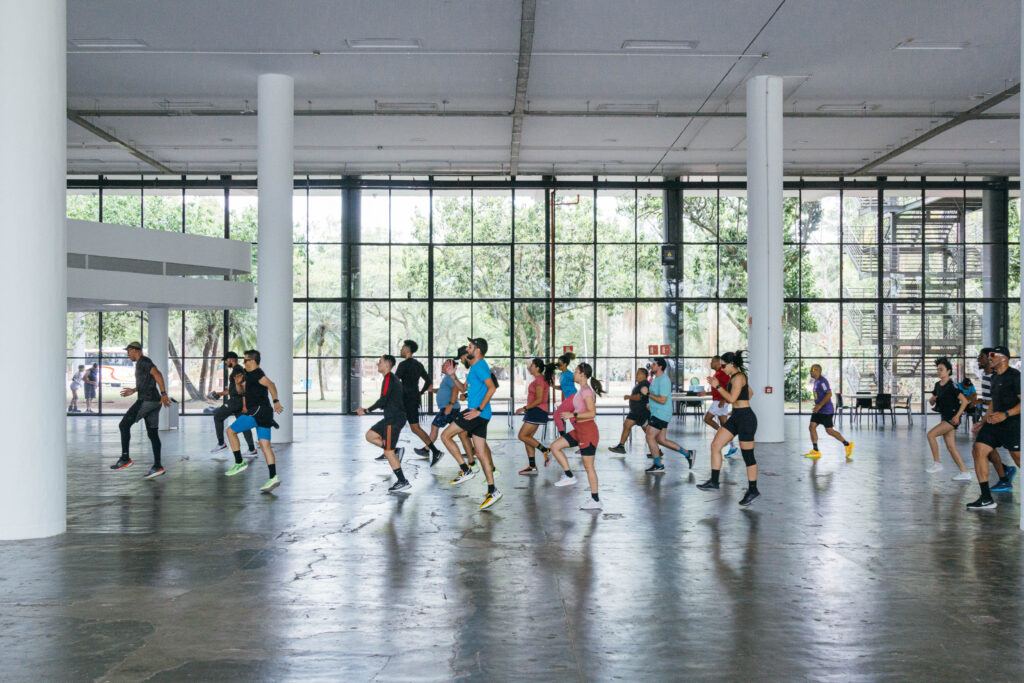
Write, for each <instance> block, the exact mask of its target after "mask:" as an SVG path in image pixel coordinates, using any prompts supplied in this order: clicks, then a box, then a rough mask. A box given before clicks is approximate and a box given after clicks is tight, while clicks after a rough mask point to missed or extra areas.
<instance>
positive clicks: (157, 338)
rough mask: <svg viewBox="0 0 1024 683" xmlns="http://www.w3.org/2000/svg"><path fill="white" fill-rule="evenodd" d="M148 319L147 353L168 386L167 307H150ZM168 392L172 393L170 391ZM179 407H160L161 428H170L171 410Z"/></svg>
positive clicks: (147, 314)
mask: <svg viewBox="0 0 1024 683" xmlns="http://www.w3.org/2000/svg"><path fill="white" fill-rule="evenodd" d="M146 319H147V321H148V324H149V327H148V333H149V339H148V340H146V355H147V356H149V359H150V360H151V361H153V365H155V366H156V369H157V370H159V371H160V373H161V374H162V375H163V376H164V386H166V385H167V378H168V376H169V375H168V372H167V362H168V360H169V358H168V353H167V327H168V325H167V309H166V308H150V309H149V310H148V311H146ZM167 393H168V394H170V392H167ZM177 409H178V404H177V403H172V404H171V407H170V408H161V409H160V429H163V430H166V429H168V428H169V426H170V425H169V423H170V421H171V415H170V411H171V410H177Z"/></svg>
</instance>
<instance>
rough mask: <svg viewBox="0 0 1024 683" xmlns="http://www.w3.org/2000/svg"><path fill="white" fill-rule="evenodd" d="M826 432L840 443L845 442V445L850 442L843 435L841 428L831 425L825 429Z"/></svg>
mask: <svg viewBox="0 0 1024 683" xmlns="http://www.w3.org/2000/svg"><path fill="white" fill-rule="evenodd" d="M825 433H826V434H828V435H829V436H831V437H832V438H833V439H835V440H836V441H838V442H839V443H841V444H843V445H844V446H846V445H847V444H849V443H850V442H849V441H847V440H846V439H844V438H843V435H842V434H840V433H839V430H837V429H836V428H835V427H829V428H828V429H826V430H825Z"/></svg>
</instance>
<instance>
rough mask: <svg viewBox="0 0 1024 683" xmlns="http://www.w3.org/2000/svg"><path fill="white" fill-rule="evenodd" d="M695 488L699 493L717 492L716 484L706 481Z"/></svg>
mask: <svg viewBox="0 0 1024 683" xmlns="http://www.w3.org/2000/svg"><path fill="white" fill-rule="evenodd" d="M697 488H699V489H700V490H701V491H717V490H718V484H717V483H715V482H713V481H711V480H710V479H708V480H707V481H706V482H704V483H703V484H697Z"/></svg>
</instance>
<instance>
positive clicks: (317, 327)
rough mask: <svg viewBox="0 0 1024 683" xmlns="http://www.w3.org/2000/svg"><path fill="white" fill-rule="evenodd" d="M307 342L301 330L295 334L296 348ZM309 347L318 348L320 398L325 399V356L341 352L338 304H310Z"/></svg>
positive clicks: (317, 368)
mask: <svg viewBox="0 0 1024 683" xmlns="http://www.w3.org/2000/svg"><path fill="white" fill-rule="evenodd" d="M305 343H306V339H305V338H304V335H303V334H302V332H301V331H300V332H299V334H297V335H296V336H295V348H296V349H301V348H302V346H303V344H305ZM309 348H310V349H315V350H316V374H317V381H318V382H319V385H320V400H321V401H323V400H325V397H324V391H325V390H327V389H328V387H327V383H326V381H325V380H324V366H323V363H324V361H323V357H324V356H336V355H338V354H339V353H340V352H341V317H340V316H339V311H338V307H337V305H336V304H326V303H311V304H310V305H309Z"/></svg>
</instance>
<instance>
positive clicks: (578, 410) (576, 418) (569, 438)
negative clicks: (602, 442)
mask: <svg viewBox="0 0 1024 683" xmlns="http://www.w3.org/2000/svg"><path fill="white" fill-rule="evenodd" d="M559 360H561V359H559ZM563 376H564V375H563ZM573 379H574V380H575V382H576V383H577V384H579V385H580V389H579V391H577V392H576V393H575V394H574V395H573V396H572V405H571V407H570V409H568V410H562V411H560V414H559V415H557V416H556V417H560V418H562V419H563V420H572V421H573V422H574V426H575V428H574V429H573V430H572V431H571V432H569V433H568V434H565V435H563V436H561V437H559V438H558V439H557V440H556V441H555V442H554V443H553V444H551V453H552V454H553V455H554V456H555V460H557V461H558V464H559V465H561V466H562V472H563V474H562V478H561V479H559V480H558V481H557V482H555V486H572V485H574V484H575V483H576V477H575V475H573V473H572V470H571V469H570V468H569V460H568V458H566V457H565V454H564V453H563V452H562V451H563V449H565V448H567V447H568V448H575V447H577V446H578V447H579V449H580V455H581V456H583V467H584V469H586V470H587V481H588V482H589V483H590V500H589V501H587V502H586V503H584V504H583V505H581V506H580V509H581V510H600V509H601V498H600V496H598V493H597V470H596V469H594V454H595V453H597V442H598V439H599V438H600V434H599V433H598V431H597V422H595V421H594V418H596V417H597V403H596V400H597V399H596V396H601V395H603V394H604V387H602V386H601V382H600V381H598V379H597V378H596V377H594V368H592V367H591V366H590V364H588V363H580V364H579V365H577V366H576V371H575V372H574V373H573ZM588 382H589V384H588Z"/></svg>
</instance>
